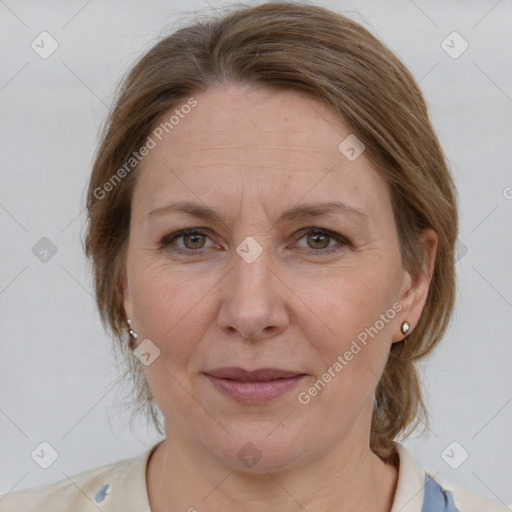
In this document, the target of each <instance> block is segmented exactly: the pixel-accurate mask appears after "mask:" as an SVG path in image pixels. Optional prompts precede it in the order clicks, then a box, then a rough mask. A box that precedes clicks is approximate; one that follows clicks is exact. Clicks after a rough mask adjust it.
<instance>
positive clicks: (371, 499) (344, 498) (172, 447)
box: [147, 436, 398, 512]
mask: <svg viewBox="0 0 512 512" xmlns="http://www.w3.org/2000/svg"><path fill="white" fill-rule="evenodd" d="M354 446H358V445H357V444H355V443H353V442H344V443H341V445H340V446H338V447H337V448H336V449H335V450H332V451H331V452H330V453H328V454H325V455H324V456H322V457H319V458H318V459H315V460H312V461H308V463H307V464H306V463H305V464H302V465H299V466H296V467H293V468H292V469H288V470H286V471H279V472H273V473H270V472H267V473H249V472H244V471H239V470H236V469H235V470H234V469H232V468H230V467H228V466H226V465H223V464H222V463H220V461H219V460H218V459H214V458H212V457H210V456H208V455H205V453H204V451H202V450H201V449H200V448H198V447H196V446H193V445H190V444H187V443H186V442H183V441H182V440H180V439H179V438H177V437H174V436H173V437H172V438H171V437H168V438H167V439H166V440H165V441H164V442H162V443H161V444H160V445H159V446H158V447H157V448H156V450H155V451H154V452H153V454H152V456H151V458H150V460H149V463H148V471H147V487H148V497H149V502H150V506H151V510H152V512H164V511H168V510H186V511H191V512H194V511H197V512H202V511H203V510H208V511H209V512H216V511H221V510H222V511H223V512H230V511H239V510H240V508H241V504H243V510H244V511H247V512H266V511H274V510H280V511H282V512H292V511H296V510H299V509H301V510H308V512H316V511H322V512H330V511H333V512H334V511H336V512H349V511H350V512H356V511H363V510H373V511H374V512H389V511H390V510H391V507H392V504H393V498H394V494H395V490H396V484H397V480H398V471H397V468H396V467H395V466H394V465H393V464H385V463H384V462H383V461H382V460H381V459H380V458H378V457H377V456H376V455H375V454H374V453H373V452H372V451H371V450H370V448H369V447H368V446H366V445H365V446H362V447H361V448H360V449H354Z"/></svg>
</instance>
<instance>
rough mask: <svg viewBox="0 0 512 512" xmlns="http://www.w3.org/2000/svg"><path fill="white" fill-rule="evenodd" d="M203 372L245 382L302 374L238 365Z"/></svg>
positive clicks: (219, 377) (286, 377)
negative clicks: (240, 366)
mask: <svg viewBox="0 0 512 512" xmlns="http://www.w3.org/2000/svg"><path fill="white" fill-rule="evenodd" d="M205 373H206V375H211V376H212V377H216V378H217V379H232V380H240V381H246V382H266V381H269V380H274V379H290V378H292V377H298V376H299V375H304V374H303V373H301V372H295V371H288V370H279V369H277V368H260V369H259V370H253V371H249V370H245V369H243V368H238V367H230V368H227V367H226V368H217V369H215V370H209V371H207V372H205Z"/></svg>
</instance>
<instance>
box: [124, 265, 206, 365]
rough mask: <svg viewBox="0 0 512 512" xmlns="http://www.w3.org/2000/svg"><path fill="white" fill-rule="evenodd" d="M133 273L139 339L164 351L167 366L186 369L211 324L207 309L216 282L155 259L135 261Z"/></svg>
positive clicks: (163, 356) (134, 303)
mask: <svg viewBox="0 0 512 512" xmlns="http://www.w3.org/2000/svg"><path fill="white" fill-rule="evenodd" d="M155 259H156V260H157V261H155ZM129 271H131V276H132V278H133V279H132V281H131V294H132V304H133V310H134V313H135V315H134V316H135V317H136V320H137V329H138V331H140V332H139V336H143V338H149V339H150V340H152V341H153V342H154V343H155V344H156V345H157V346H158V347H159V348H160V350H161V357H162V360H163V361H164V362H165V363H166V366H167V365H168V364H169V365H171V366H172V367H173V368H177V367H178V366H180V364H181V365H182V366H183V365H184V364H185V362H186V359H187V358H188V357H189V356H190V354H191V353H192V351H193V350H194V347H195V345H196V344H197V341H198V340H199V339H200V338H201V336H202V333H203V332H204V330H205V329H206V328H207V327H206V325H207V324H208V322H211V319H210V318H209V317H208V313H207V311H206V309H205V308H206V306H207V304H208V293H209V291H210V290H211V288H212V286H214V284H215V279H214V278H213V277H212V274H211V273H210V274H209V276H208V275H204V274H203V275H202V276H201V278H198V277H197V276H194V275H192V271H191V269H186V268H179V269H178V268H177V267H176V266H171V265H169V264H168V263H166V262H165V260H164V259H163V258H154V257H151V258H149V257H148V258H142V257H141V258H139V259H138V260H137V261H136V260H135V259H134V264H133V265H132V267H131V268H130V269H129Z"/></svg>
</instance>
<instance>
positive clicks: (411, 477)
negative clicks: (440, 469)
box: [391, 443, 510, 512]
mask: <svg viewBox="0 0 512 512" xmlns="http://www.w3.org/2000/svg"><path fill="white" fill-rule="evenodd" d="M395 447H396V450H397V452H398V455H399V460H400V467H399V472H398V484H397V489H396V493H395V500H394V503H393V507H392V509H391V512H399V511H400V512H510V509H509V508H508V507H507V506H505V505H504V504H502V503H499V502H497V501H493V500H490V499H487V498H484V497H483V496H480V495H478V494H476V493H474V492H472V491H470V490H469V489H465V488H463V487H460V486H458V485H453V484H451V483H449V482H447V481H446V480H444V479H443V478H442V477H440V476H439V475H432V474H430V473H429V472H428V471H425V470H424V469H422V468H420V467H419V466H418V465H416V463H415V462H414V460H413V458H412V457H411V455H410V454H409V452H408V451H407V449H406V448H405V447H404V446H402V445H400V444H399V443H395Z"/></svg>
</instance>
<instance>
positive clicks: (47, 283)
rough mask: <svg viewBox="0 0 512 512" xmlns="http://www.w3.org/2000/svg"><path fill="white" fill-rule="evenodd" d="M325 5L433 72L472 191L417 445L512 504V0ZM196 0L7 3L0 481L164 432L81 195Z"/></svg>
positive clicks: (58, 470) (445, 137)
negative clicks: (124, 345)
mask: <svg viewBox="0 0 512 512" xmlns="http://www.w3.org/2000/svg"><path fill="white" fill-rule="evenodd" d="M210 3H211V5H212V6H213V9H215V8H217V7H221V6H224V5H227V4H228V3H229V2H225V1H216V0H210ZM317 3H318V4H320V5H324V6H327V7H331V8H334V9H336V10H338V11H340V12H345V13H347V11H348V14H349V15H350V16H351V17H353V18H354V19H356V20H358V21H359V22H361V23H363V24H364V25H365V26H367V27H368V28H369V29H370V30H371V31H372V32H373V33H374V34H375V35H377V36H378V37H379V38H381V39H382V40H383V41H384V42H385V43H386V44H387V45H389V46H390V47H391V48H392V49H393V50H394V51H395V52H396V53H397V54H398V55H399V57H400V58H401V59H402V60H403V61H404V62H405V64H406V65H407V66H408V67H409V69H410V70H411V71H412V73H413V74H414V76H415V77H416V78H417V80H419V81H420V86H421V88H422V90H423V92H424V94H425V97H426V99H427V102H428V104H429V108H430V112H431V116H432V120H433V123H434V126H435V128H436V130H437V133H438V135H439V138H440V140H441V143H442V145H443V147H444V149H445V151H446V154H447V157H448V160H449V163H450V166H451V169H452V171H453V173H454V176H455V179H456V183H457V186H458V191H459V196H460V212H461V217H462V220H461V234H460V242H461V245H460V249H461V250H460V252H459V256H460V260H459V262H458V264H457V270H458V291H459V295H458V300H457V307H456V312H455V315H454V319H453V323H452V327H451V328H450V330H449V332H448V333H447V335H446V337H445V340H444V342H443V344H442V346H440V347H439V349H438V351H437V353H436V354H435V356H434V357H432V358H431V360H430V361H429V363H428V364H427V365H424V366H423V370H424V372H423V373H424V376H425V387H426V390H427V392H428V396H429V398H428V401H429V405H430V410H431V430H430V433H429V437H428V438H427V439H415V440H409V441H407V442H406V443H405V444H406V446H407V447H409V448H410V449H411V450H412V452H413V454H414V457H415V459H416V461H417V462H418V463H419V464H420V465H423V466H425V467H427V468H428V469H430V471H432V472H433V473H439V474H440V475H442V476H443V477H444V478H445V479H446V480H448V481H451V482H454V483H458V484H460V485H464V486H466V487H469V488H471V489H472V490H474V491H476V492H478V493H480V494H483V495H486V496H489V497H492V498H494V499H500V500H502V501H503V502H505V503H507V504H509V505H511V504H512V486H511V485H510V484H511V475H512V435H511V432H512V430H511V429H512V373H511V371H510V365H511V360H512V339H511V338H512V337H511V334H510V327H511V319H512V270H511V261H512V258H511V256H512V236H511V234H512V200H511V199H510V198H511V197H512V189H511V188H507V187H512V172H511V160H512V154H511V151H510V147H511V142H512V140H511V135H512V59H511V53H512V52H511V48H512V44H511V43H512V38H511V30H510V27H511V26H512V4H511V2H510V1H509V0H501V1H496V0H492V1H487V0H482V1H478V2H476V1H462V0H459V1H451V2H445V1H441V0H439V1H421V0H415V2H413V1H409V0H393V1H387V2H382V1H377V0H372V1H370V0H365V1H360V2H355V1H354V2H344V1H338V2H336V1H322V2H317ZM198 9H200V10H202V12H203V14H208V13H209V12H210V11H211V10H212V8H211V7H209V6H208V4H207V3H206V2H205V1H199V0H197V1H187V2H185V1H184V0H180V1H178V0H166V1H151V2H135V1H126V0H123V1H104V0H103V1H100V0H92V1H89V2H86V1H83V0H73V1H68V2H57V1H54V2H51V1H44V2H41V1H35V0H31V1H28V0H26V1H15V0H5V1H1V2H0V40H1V48H2V50H1V52H2V66H1V68H0V106H1V117H0V119H1V121H2V122H1V127H0V130H1V132H0V133H1V139H2V152H1V160H0V162H1V165H0V172H1V186H0V234H1V240H2V243H1V244H0V257H1V264H0V315H1V318H0V333H1V336H0V340H1V341H0V343H1V356H0V375H1V385H0V433H1V435H0V457H1V461H2V463H1V466H0V492H7V491H9V490H11V489H13V488H14V489H16V490H17V489H22V488H25V487H30V486H33V485H36V484H42V483H48V482H52V481H55V480H57V479H61V478H63V477H64V475H63V474H66V475H72V474H73V473H75V472H78V471H81V470H83V469H87V468H90V467H93V466H96V465H100V464H105V463H108V462H112V461H115V460H119V459H121V458H126V457H132V456H135V455H137V454H139V453H141V452H142V451H145V450H146V449H148V447H149V446H151V445H152V444H153V443H154V442H156V441H157V440H158V439H159V438H158V436H156V434H155V433H153V432H152V431H151V429H149V430H147V429H146V428H145V427H143V426H142V425H141V426H140V428H139V429H138V430H137V431H136V432H132V431H130V430H129V428H128V427H127V425H128V417H127V415H126V414H123V413H120V412H119V411H118V409H117V408H116V405H117V404H119V401H120V395H119V393H117V391H116V389H115V388H113V387H112V386H113V383H114V381H115V378H116V376H117V373H116V370H115V368H114V366H113V356H112V353H111V348H110V345H111V341H110V340H109V338H108V337H107V336H106V335H105V333H104V332H103V329H102V327H101V324H100V322H99V319H98V315H97V313H96V311H95V304H94V301H93V298H92V295H91V279H90V274H89V271H88V266H87V263H86V260H85V257H84V256H83V253H82V249H81V242H80V237H81V234H82V231H83V227H84V215H83V194H84V189H85V185H86V182H87V178H88V174H89V172H90V167H91V161H92V156H93V152H94V149H95V147H96V141H97V137H98V135H97V134H98V130H99V128H100V126H101V123H102V121H103V119H104V117H105V115H106V113H107V105H110V102H111V98H112V94H113V91H114V88H115V85H116V84H117V82H118V80H119V79H120V78H121V76H122V75H123V73H124V72H126V71H127V70H128V69H129V66H130V64H132V63H133V62H134V61H135V59H136V58H137V57H138V56H139V55H140V54H141V52H143V51H145V50H147V49H148V48H149V47H150V46H151V45H152V44H153V43H154V42H156V40H157V39H158V38H159V37H161V36H164V35H166V34H168V33H170V32H171V31H172V29H173V28H175V27H176V20H178V19H183V17H184V16H185V19H191V18H192V17H193V16H192V14H191V13H192V12H194V11H196V10H198ZM43 31H47V32H49V33H50V34H51V36H52V37H53V38H54V39H55V40H56V41H57V42H58V45H59V47H58V49H57V50H56V51H55V53H53V54H52V55H51V56H50V57H49V58H48V59H42V58H41V57H39V55H38V54H37V53H35V51H33V50H32V48H31V42H32V41H33V40H34V39H36V37H37V36H38V35H39V34H40V33H41V32H43ZM453 31H457V32H459V33H460V34H461V36H462V37H463V38H464V39H465V40H466V41H467V42H468V44H469V48H468V49H467V50H466V51H465V52H464V53H463V54H462V55H461V56H460V57H459V58H457V59H453V58H451V57H450V56H449V55H448V54H447V53H445V51H443V49H442V48H441V42H442V41H443V40H444V39H445V38H446V37H447V36H448V35H449V34H451V33H452V32H453ZM454 44H455V43H454ZM457 44H459V43H457ZM459 48H460V46H459ZM507 197H508V199H507ZM42 237H48V238H49V239H50V240H51V241H52V242H53V243H54V244H55V245H56V247H57V249H58V252H57V254H56V255H55V256H53V257H52V258H51V259H50V260H49V261H47V262H46V263H43V262H41V261H40V260H39V259H38V258H36V256H35V255H34V254H33V253H32V247H33V246H34V244H36V243H37V242H38V241H39V240H40V239H41V238H42ZM42 441H47V442H49V443H50V444H51V445H52V446H53V447H55V449H56V450H57V451H58V453H59V457H58V459H57V460H56V461H55V463H54V464H53V465H52V466H50V468H48V469H46V470H44V469H41V468H40V467H39V466H37V465H36V464H35V462H34V461H33V460H32V459H31V457H30V453H31V452H32V451H33V450H34V448H35V447H36V446H38V445H39V444H40V443H41V442H42ZM452 441H457V442H458V443H459V444H460V445H461V446H462V447H463V448H464V449H465V450H466V451H467V452H468V453H469V457H468V459H467V460H466V461H465V462H464V463H463V464H462V465H461V466H460V467H459V468H458V469H452V468H451V467H450V466H449V465H448V464H447V463H446V462H445V461H444V460H443V458H442V457H441V453H442V452H443V450H444V448H445V447H446V446H448V445H449V444H450V443H451V442H452ZM457 450H460V449H459V448H457V449H456V451H455V452H454V453H453V455H454V457H455V458H457V457H459V456H460V452H457Z"/></svg>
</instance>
